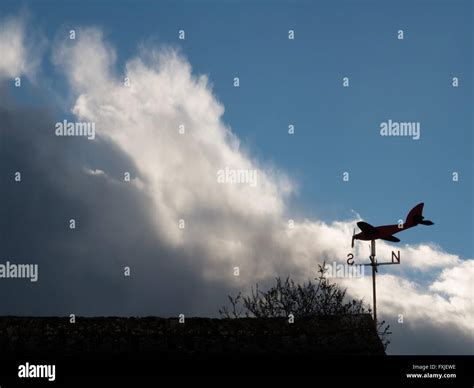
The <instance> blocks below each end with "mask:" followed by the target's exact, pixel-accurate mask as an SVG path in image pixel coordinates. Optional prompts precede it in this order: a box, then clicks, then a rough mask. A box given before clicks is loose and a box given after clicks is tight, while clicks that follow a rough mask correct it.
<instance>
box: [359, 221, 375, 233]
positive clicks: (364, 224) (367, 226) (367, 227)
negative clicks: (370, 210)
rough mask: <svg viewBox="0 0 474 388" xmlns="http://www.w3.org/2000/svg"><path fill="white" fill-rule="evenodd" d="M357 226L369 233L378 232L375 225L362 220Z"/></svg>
mask: <svg viewBox="0 0 474 388" xmlns="http://www.w3.org/2000/svg"><path fill="white" fill-rule="evenodd" d="M357 226H358V227H359V228H360V230H362V231H363V232H367V233H377V228H375V227H373V226H372V225H370V224H368V223H367V222H364V221H360V222H358V223H357Z"/></svg>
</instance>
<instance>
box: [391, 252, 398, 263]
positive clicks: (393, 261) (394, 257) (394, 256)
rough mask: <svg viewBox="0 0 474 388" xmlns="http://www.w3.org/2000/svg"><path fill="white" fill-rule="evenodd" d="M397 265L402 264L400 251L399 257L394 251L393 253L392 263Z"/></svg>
mask: <svg viewBox="0 0 474 388" xmlns="http://www.w3.org/2000/svg"><path fill="white" fill-rule="evenodd" d="M395 262H396V263H397V264H400V251H398V255H396V254H395V252H394V251H392V263H395Z"/></svg>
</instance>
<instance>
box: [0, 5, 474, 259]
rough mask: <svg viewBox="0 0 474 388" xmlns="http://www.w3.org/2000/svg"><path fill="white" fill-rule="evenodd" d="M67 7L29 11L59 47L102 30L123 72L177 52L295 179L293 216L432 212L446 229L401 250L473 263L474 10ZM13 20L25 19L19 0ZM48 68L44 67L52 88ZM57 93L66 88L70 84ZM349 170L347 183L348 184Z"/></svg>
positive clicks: (248, 143) (387, 219) (235, 127)
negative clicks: (81, 32)
mask: <svg viewBox="0 0 474 388" xmlns="http://www.w3.org/2000/svg"><path fill="white" fill-rule="evenodd" d="M66 3H67V4H68V6H67V7H65V6H59V5H60V4H63V2H54V1H42V2H31V3H30V2H24V3H23V4H24V8H26V9H27V10H28V12H29V14H30V16H31V19H30V20H31V21H32V23H33V24H34V25H35V26H36V27H37V28H38V30H39V31H42V33H43V34H44V35H45V36H46V37H47V38H48V39H53V38H54V37H55V36H56V34H57V33H58V30H64V31H68V30H69V29H71V28H75V27H77V26H79V25H96V26H100V27H102V28H103V30H104V31H105V33H106V36H107V39H108V40H109V41H110V42H112V44H113V45H114V46H115V47H116V49H117V53H118V63H119V65H120V64H122V65H123V64H124V63H125V61H126V60H127V59H128V58H130V57H131V56H133V55H135V54H136V53H137V42H140V41H145V42H150V41H152V42H155V43H157V44H165V45H172V46H179V47H180V49H181V51H182V53H183V54H184V55H185V56H186V57H187V58H188V60H189V61H190V63H191V65H192V66H193V72H194V73H195V74H207V75H208V76H209V79H210V81H211V83H212V84H213V90H214V93H215V94H216V96H217V98H218V99H219V100H220V101H221V103H222V104H223V105H224V106H225V114H224V121H225V122H226V124H228V125H229V126H230V127H231V128H232V131H233V132H234V133H236V134H237V135H238V136H239V138H240V139H241V140H242V142H243V147H244V148H247V149H249V151H250V152H251V154H252V155H253V156H254V157H256V158H257V159H259V160H261V161H263V162H264V163H269V164H274V165H276V166H278V167H279V168H281V169H282V170H284V171H286V172H287V173H288V174H289V175H290V176H291V177H292V178H294V179H295V180H296V181H297V182H298V185H299V188H300V191H299V194H298V196H296V197H294V198H293V200H292V201H291V204H292V208H293V209H294V212H295V216H296V218H297V217H308V218H313V217H318V218H319V219H322V220H325V221H331V220H337V219H347V218H349V217H351V215H352V214H351V210H352V209H353V210H355V211H357V212H359V213H360V214H361V215H362V216H363V218H365V219H366V220H367V221H368V222H370V223H373V224H374V225H377V224H386V223H392V222H396V221H397V220H398V219H399V218H405V215H406V212H407V211H408V210H409V209H410V208H411V207H412V206H414V205H415V204H416V203H418V202H420V201H424V202H425V204H426V205H425V213H426V214H425V215H426V216H427V217H428V218H430V219H432V220H433V221H434V222H435V224H436V226H435V227H433V228H430V229H429V230H428V229H423V228H419V229H416V230H412V231H409V232H407V233H405V234H404V235H403V236H401V238H402V242H407V243H413V242H421V241H434V242H436V243H438V244H440V245H441V247H442V248H443V249H445V250H447V251H449V252H451V253H456V254H459V255H461V257H465V258H467V257H472V231H473V229H472V187H473V186H472V162H473V160H472V145H473V140H472V129H473V126H472V106H471V102H472V47H473V46H472V25H471V24H470V21H471V19H472V6H471V4H470V2H468V1H436V2H429V6H428V2H425V1H419V2H411V1H405V2H396V3H387V2H382V3H383V4H381V2H376V1H364V2H349V1H343V2H342V1H328V2H318V4H314V3H312V2H304V1H301V2H275V3H271V4H270V3H269V2H262V3H258V4H251V3H250V2H234V1H232V2H219V3H217V2H191V1H189V2H185V3H184V5H183V3H181V4H179V5H177V4H173V3H171V2H158V3H155V2H146V1H139V2H135V3H134V4H133V5H131V4H129V3H127V2H121V1H114V2H101V3H100V4H97V3H96V2H87V1H86V2H80V3H78V2H66ZM2 9H3V10H4V11H6V13H7V14H8V13H16V12H17V11H18V3H17V2H7V3H6V4H4V5H2ZM179 29H184V30H185V31H186V40H185V41H180V40H178V35H177V31H178V30H179ZM289 29H293V30H294V31H295V40H293V41H291V40H288V38H287V34H288V30H289ZM400 29H402V30H404V34H405V37H404V40H398V39H397V31H398V30H400ZM49 67H50V64H48V61H45V63H44V67H43V68H44V69H45V70H44V71H45V76H46V77H48V75H49V71H48V68H49ZM234 76H238V77H239V78H240V82H241V86H240V88H238V89H237V88H234V87H233V84H232V80H233V77H234ZM344 76H347V77H349V78H350V87H349V88H343V87H342V84H341V83H342V77H344ZM454 76H456V77H459V79H460V86H459V87H458V88H453V87H452V86H451V79H452V77H454ZM50 82H52V84H53V85H54V86H55V87H56V88H61V86H62V85H61V83H62V82H63V80H62V79H61V78H57V77H56V78H52V79H51V81H50ZM388 119H392V120H394V121H419V122H420V123H421V139H420V140H412V139H411V138H403V137H401V138H395V137H390V138H383V137H381V136H380V135H379V125H380V122H382V121H387V120H388ZM289 124H294V125H295V128H296V133H295V135H293V136H289V135H288V133H287V128H288V125H289ZM344 171H348V172H349V173H350V182H346V183H344V182H342V173H343V172H344ZM453 171H458V172H459V174H460V180H459V182H457V183H453V182H452V180H451V174H452V172H453Z"/></svg>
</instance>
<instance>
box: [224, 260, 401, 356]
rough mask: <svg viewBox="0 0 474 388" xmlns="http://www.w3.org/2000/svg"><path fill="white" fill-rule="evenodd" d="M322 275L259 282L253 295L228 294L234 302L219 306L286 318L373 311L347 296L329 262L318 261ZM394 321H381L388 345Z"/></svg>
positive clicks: (228, 312) (231, 314)
mask: <svg viewBox="0 0 474 388" xmlns="http://www.w3.org/2000/svg"><path fill="white" fill-rule="evenodd" d="M318 267H319V268H318V276H317V278H315V282H313V281H311V280H310V281H308V282H306V283H303V284H298V283H295V282H294V281H293V280H292V279H290V278H289V277H287V278H286V279H284V280H283V279H282V278H281V277H277V278H276V279H275V284H274V285H273V286H272V287H271V288H270V289H268V290H267V291H262V290H260V288H259V286H258V284H256V285H255V288H254V287H252V288H251V292H250V295H248V296H243V295H242V292H239V293H238V294H237V295H236V296H231V295H228V299H229V302H230V306H229V307H228V306H223V307H222V308H221V309H219V313H220V315H221V317H222V318H242V317H255V318H283V317H288V316H289V315H290V314H293V316H294V317H295V318H302V317H312V316H325V315H357V314H364V313H366V314H370V313H371V312H372V310H371V308H370V307H366V306H365V304H364V301H363V299H359V300H357V299H352V300H350V299H349V300H348V298H346V289H343V288H341V287H340V286H339V285H337V284H336V283H331V282H330V281H329V280H328V279H327V278H326V276H325V274H326V271H327V269H326V263H325V262H324V263H323V264H322V265H318ZM389 329H390V325H386V324H385V321H381V322H378V323H377V333H378V334H379V336H380V338H381V340H382V343H383V344H384V347H385V349H386V348H387V346H388V344H389V343H390V341H389V340H388V337H389V335H390V334H392V333H391V332H390V331H389Z"/></svg>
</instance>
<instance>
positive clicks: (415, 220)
mask: <svg viewBox="0 0 474 388" xmlns="http://www.w3.org/2000/svg"><path fill="white" fill-rule="evenodd" d="M423 206H424V203H423V202H422V203H419V204H418V205H416V206H415V207H414V208H413V209H411V210H410V212H409V213H408V215H407V218H406V220H405V222H404V223H402V222H400V223H398V224H394V225H382V226H372V225H370V224H368V223H367V222H363V221H360V222H358V223H357V226H358V227H359V228H360V230H361V232H360V233H357V234H355V228H354V234H353V235H352V244H351V245H352V248H354V240H363V241H370V248H371V249H370V256H369V258H370V264H363V265H365V266H371V267H372V296H373V313H374V322H375V325H376V327H377V304H376V283H375V273H376V272H378V270H377V267H378V266H379V265H391V264H400V251H398V256H397V255H396V254H395V252H394V251H392V261H391V262H385V263H379V262H377V260H376V258H375V240H378V239H380V240H385V241H390V242H399V241H400V239H398V238H397V237H395V236H394V234H395V233H399V232H401V231H404V230H407V229H409V228H413V227H414V226H417V225H434V223H433V222H432V221H429V220H425V219H424V218H425V217H423ZM353 258H354V255H353V254H352V253H350V254H349V255H348V259H347V264H349V265H353V264H354V260H353Z"/></svg>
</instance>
